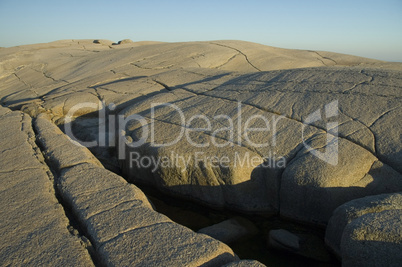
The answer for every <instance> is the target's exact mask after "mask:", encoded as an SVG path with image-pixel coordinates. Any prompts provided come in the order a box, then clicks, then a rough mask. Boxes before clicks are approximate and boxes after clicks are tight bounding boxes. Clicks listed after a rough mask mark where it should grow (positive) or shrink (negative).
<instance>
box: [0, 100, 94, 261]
mask: <svg viewBox="0 0 402 267" xmlns="http://www.w3.org/2000/svg"><path fill="white" fill-rule="evenodd" d="M0 114H1V115H0V124H1V125H2V127H1V128H0V145H1V152H0V206H1V210H0V218H1V219H0V239H1V243H0V265H1V266H24V265H25V266H26V265H29V266H44V265H45V266H46V265H47V266H93V265H94V264H93V262H92V260H91V257H90V255H89V253H88V251H87V250H86V249H85V247H84V246H83V245H82V244H83V243H84V242H83V241H82V240H81V239H80V238H79V237H78V236H73V235H72V234H71V233H70V232H69V231H68V229H67V227H68V226H69V220H68V219H67V217H66V215H65V212H64V210H63V207H62V206H61V205H60V204H59V202H58V200H57V198H56V194H55V191H54V188H53V181H52V178H53V177H52V176H49V175H51V174H50V170H49V169H48V168H47V166H46V165H45V164H44V163H43V158H41V154H40V150H39V149H38V147H37V146H36V145H35V135H34V132H33V130H32V127H31V118H30V117H29V116H28V115H26V114H23V113H21V112H19V111H10V110H9V109H6V108H3V107H0Z"/></svg>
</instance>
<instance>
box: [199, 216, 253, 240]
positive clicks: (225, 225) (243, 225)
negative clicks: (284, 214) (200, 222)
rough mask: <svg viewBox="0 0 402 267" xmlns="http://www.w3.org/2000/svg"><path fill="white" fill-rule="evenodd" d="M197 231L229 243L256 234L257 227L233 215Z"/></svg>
mask: <svg viewBox="0 0 402 267" xmlns="http://www.w3.org/2000/svg"><path fill="white" fill-rule="evenodd" d="M197 233H201V234H205V235H208V236H210V237H213V238H215V239H217V240H220V241H222V242H223V243H226V244H230V243H232V242H235V241H239V240H241V239H242V238H246V237H250V236H253V235H255V234H257V233H258V229H257V228H256V227H255V226H254V224H253V223H252V222H250V221H249V220H247V219H245V218H242V217H234V218H231V219H229V220H226V221H223V222H220V223H217V224H214V225H211V226H208V227H205V228H203V229H200V230H198V231H197Z"/></svg>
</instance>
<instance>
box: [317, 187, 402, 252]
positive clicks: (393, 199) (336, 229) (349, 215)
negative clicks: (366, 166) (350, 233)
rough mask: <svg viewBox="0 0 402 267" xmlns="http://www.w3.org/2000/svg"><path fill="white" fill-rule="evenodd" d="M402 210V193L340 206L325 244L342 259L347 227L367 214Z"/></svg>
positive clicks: (328, 230)
mask: <svg viewBox="0 0 402 267" xmlns="http://www.w3.org/2000/svg"><path fill="white" fill-rule="evenodd" d="M396 209H402V193H394V194H382V195H375V196H369V197H364V198H359V199H355V200H352V201H349V202H347V203H345V204H343V205H341V206H339V207H338V208H337V209H336V210H335V211H334V213H333V215H332V217H331V219H330V220H329V222H328V226H327V230H326V234H325V242H326V244H327V245H328V246H329V247H330V248H331V249H332V250H333V251H334V252H335V253H336V254H337V255H338V257H339V258H342V255H341V239H342V234H343V232H344V230H345V227H346V226H347V225H348V224H349V223H351V222H352V221H353V220H355V219H357V218H359V217H360V216H363V215H365V214H367V213H378V212H382V211H385V210H396Z"/></svg>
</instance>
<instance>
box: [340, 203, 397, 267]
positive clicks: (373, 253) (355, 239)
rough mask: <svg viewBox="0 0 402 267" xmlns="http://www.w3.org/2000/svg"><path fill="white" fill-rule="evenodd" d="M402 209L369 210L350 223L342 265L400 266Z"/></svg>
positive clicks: (346, 232) (344, 242)
mask: <svg viewBox="0 0 402 267" xmlns="http://www.w3.org/2000/svg"><path fill="white" fill-rule="evenodd" d="M401 221H402V210H401V209H398V210H384V211H381V212H378V213H367V214H365V215H362V216H360V217H358V218H357V219H355V220H353V221H352V222H351V223H349V224H348V225H346V227H345V230H344V232H343V235H342V241H341V254H342V266H400V264H401V262H402V254H401V251H402V235H401V232H402V224H401Z"/></svg>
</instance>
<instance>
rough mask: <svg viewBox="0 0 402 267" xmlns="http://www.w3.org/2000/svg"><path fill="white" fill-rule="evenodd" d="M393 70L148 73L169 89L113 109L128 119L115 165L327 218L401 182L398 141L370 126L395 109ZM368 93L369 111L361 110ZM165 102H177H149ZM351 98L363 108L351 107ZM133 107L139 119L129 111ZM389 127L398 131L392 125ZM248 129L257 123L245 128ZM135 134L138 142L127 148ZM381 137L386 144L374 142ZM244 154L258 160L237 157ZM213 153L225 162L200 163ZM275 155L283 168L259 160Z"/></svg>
mask: <svg viewBox="0 0 402 267" xmlns="http://www.w3.org/2000/svg"><path fill="white" fill-rule="evenodd" d="M180 73H182V75H181V76H180ZM400 75H401V73H400V72H391V71H390V72H382V71H379V70H377V71H374V70H369V69H368V70H361V69H348V70H345V69H340V68H320V69H298V70H285V71H274V72H266V73H264V72H263V73H253V74H247V75H242V76H237V77H234V76H233V75H226V76H225V77H224V78H223V77H222V75H217V76H218V77H216V78H215V77H214V76H208V77H204V78H202V79H201V80H198V81H194V82H190V81H188V80H187V78H188V77H187V75H185V74H184V72H183V71H181V72H180V71H174V72H173V71H171V72H168V73H166V75H165V74H158V75H155V76H154V77H155V79H156V80H157V81H158V82H159V83H160V84H163V85H164V86H165V87H166V88H167V89H168V90H170V91H169V92H167V93H160V94H157V95H155V96H151V97H149V98H147V99H145V100H142V101H140V102H137V103H136V104H135V105H132V106H130V107H127V108H126V109H124V110H123V111H122V112H121V113H120V114H121V115H124V118H125V119H126V120H127V124H126V125H125V126H126V127H125V129H124V130H125V131H123V136H121V140H125V142H126V145H127V146H126V147H124V146H120V147H119V148H118V149H119V150H120V151H119V152H121V154H120V156H121V158H125V160H126V162H123V163H122V164H123V165H122V166H123V170H124V171H125V173H126V175H127V176H128V177H129V178H130V179H132V180H134V181H139V182H142V183H147V184H151V185H153V186H155V187H158V188H160V189H161V190H163V191H166V192H168V193H171V194H175V195H181V196H183V197H187V198H191V199H194V200H196V201H199V202H202V203H206V204H208V205H212V206H214V207H220V208H221V207H229V208H232V209H236V210H241V211H249V212H250V211H251V212H263V213H266V214H270V213H271V214H275V213H277V212H278V208H279V206H280V207H281V210H280V213H281V214H282V215H283V216H285V217H289V218H292V219H297V220H301V221H305V222H310V223H314V224H319V225H325V224H326V223H327V222H328V219H329V218H330V216H331V214H332V211H333V210H334V209H335V208H336V207H338V206H339V205H341V204H343V203H345V202H347V201H349V200H352V199H355V198H359V197H364V196H367V195H374V194H381V193H391V192H398V191H400V190H402V176H401V174H400V172H399V166H400V164H396V162H399V161H400V158H398V157H395V153H394V152H393V151H400V150H401V147H400V142H396V141H393V140H394V139H392V138H388V137H387V135H385V136H380V135H377V134H376V133H375V132H374V131H373V129H374V128H373V129H371V128H370V127H372V126H374V125H383V126H382V127H383V128H384V127H386V126H385V125H387V121H388V119H387V120H386V118H387V116H388V114H391V115H392V118H394V119H396V118H397V117H398V116H399V115H401V114H400V112H401V111H402V110H401V109H400V108H399V103H398V98H399V97H400V92H399V91H396V90H395V89H394V87H393V86H386V85H385V84H386V82H387V80H388V81H391V80H392V81H393V82H395V83H398V82H399V81H400V79H399V78H398V77H400ZM186 77H187V78H186ZM372 77H375V78H372ZM215 79H216V80H217V81H218V84H214V83H213V82H214V80H215ZM222 79H225V80H226V81H222ZM222 82H223V83H222ZM378 86H380V87H382V88H383V91H382V92H381V94H377V93H376V91H375V88H377V87H378ZM362 99H365V101H366V102H365V103H363V102H362ZM239 101H241V102H239ZM370 101H371V103H373V105H374V106H376V109H368V108H367V104H366V103H368V102H370ZM166 102H169V103H174V105H175V106H174V107H172V106H163V107H157V108H152V107H153V106H152V104H155V103H166ZM355 103H359V105H362V108H363V109H364V111H361V112H357V110H358V109H356V106H355V105H356V104H355ZM374 103H375V104H374ZM176 108H177V109H176ZM177 110H180V111H182V112H183V113H182V114H181V113H180V112H178V111H177ZM239 110H241V112H239ZM321 111H322V113H323V115H321ZM134 114H137V115H140V116H142V118H143V120H142V121H138V120H135V119H131V118H134V117H132V116H133V115H134ZM239 114H241V116H240V115H239ZM397 114H399V115H397ZM219 115H222V116H227V117H229V118H230V119H231V120H228V119H227V117H225V118H223V117H222V116H221V117H220V116H219ZM324 115H325V116H324ZM391 115H389V116H391ZM130 116H131V117H130ZM137 118H138V117H137ZM261 118H266V119H267V120H268V122H266V121H264V120H263V119H261ZM334 120H335V121H334ZM388 124H389V123H388ZM147 127H148V128H147ZM152 127H153V128H152ZM390 127H391V128H392V130H390V131H393V136H398V131H400V127H399V128H398V127H395V126H390ZM250 128H252V129H257V128H258V129H259V131H258V130H257V131H247V130H245V129H250ZM264 128H265V129H264ZM144 129H148V134H147V133H146V132H145V133H144V131H145V130H144ZM261 129H263V130H261ZM149 132H151V133H149ZM274 132H275V133H274ZM180 133H183V135H182V136H181V138H180ZM338 135H339V138H337V137H335V136H338ZM144 136H145V137H144ZM331 139H332V140H333V141H331V142H328V140H331ZM138 140H141V142H144V144H143V145H140V146H138V147H130V145H129V144H130V143H136V142H137V141H138ZM390 140H391V143H389V142H390ZM176 141H177V142H176ZM123 143H124V142H123ZM239 144H240V145H239ZM383 144H384V145H385V144H386V146H387V147H391V146H392V147H393V150H383V151H380V150H378V149H376V147H381V146H383ZM331 149H333V153H332V154H331V153H329V154H328V153H327V154H326V152H327V151H329V152H331ZM312 151H313V152H315V153H313V152H312ZM385 151H388V152H385ZM197 153H198V154H197ZM398 153H399V152H398ZM196 154H197V155H201V157H200V158H198V159H197V157H196V156H195V155H196ZM317 154H321V155H324V156H326V157H327V159H326V160H323V159H322V158H319V157H317V156H316V155H317ZM176 155H178V156H181V157H183V158H182V159H181V160H182V161H181V162H180V163H181V164H173V165H174V166H173V167H172V166H171V165H168V168H164V167H161V166H160V164H159V165H158V164H149V165H150V166H147V167H143V166H142V165H144V164H141V160H142V159H144V158H145V159H156V160H157V159H166V161H167V162H168V163H172V162H175V159H177V158H178V156H176ZM247 155H248V156H249V159H255V161H254V163H256V162H259V163H260V164H250V163H251V161H247V160H246V162H247V163H248V164H243V165H241V164H236V160H237V163H239V160H238V159H242V160H244V159H245V158H247ZM214 157H216V158H218V159H222V158H224V157H225V162H224V163H225V164H216V161H215V162H212V163H211V162H210V161H209V162H208V159H211V158H214ZM331 157H332V159H333V161H332V162H330V161H331ZM205 158H206V160H203V159H205ZM281 158H282V159H283V161H284V164H282V166H279V164H276V165H275V164H270V166H267V165H269V164H265V165H264V164H263V162H272V159H275V160H274V161H276V163H278V162H279V159H281ZM391 158H392V160H389V159H391ZM183 159H188V161H187V162H186V161H185V160H183ZM264 160H265V161H264ZM205 161H207V163H208V164H204V163H205ZM226 161H227V162H226ZM383 161H384V162H385V163H384V162H383ZM200 164H201V165H200ZM214 164H215V165H214ZM388 164H390V165H388ZM145 165H146V164H145ZM217 165H218V166H217ZM137 176H138V177H137ZM250 192H253V193H252V194H251V193H250ZM279 195H281V197H280V198H279ZM279 199H281V203H280V205H279Z"/></svg>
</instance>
